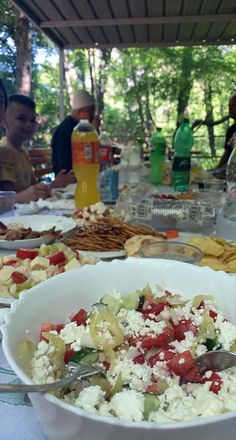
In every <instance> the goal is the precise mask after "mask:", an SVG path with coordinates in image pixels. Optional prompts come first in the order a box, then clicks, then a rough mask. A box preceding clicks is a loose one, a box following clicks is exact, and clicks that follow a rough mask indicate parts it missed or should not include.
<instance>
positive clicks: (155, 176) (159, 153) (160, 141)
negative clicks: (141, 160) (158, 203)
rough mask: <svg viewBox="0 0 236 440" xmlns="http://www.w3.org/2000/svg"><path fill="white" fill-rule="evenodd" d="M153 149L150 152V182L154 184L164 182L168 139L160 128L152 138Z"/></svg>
mask: <svg viewBox="0 0 236 440" xmlns="http://www.w3.org/2000/svg"><path fill="white" fill-rule="evenodd" d="M150 141H151V144H152V146H153V150H152V152H151V154H150V174H149V182H150V183H152V184H153V185H161V184H163V176H164V161H165V152H166V141H165V138H164V137H163V135H162V133H161V128H158V129H157V131H156V133H154V135H153V136H152V137H151V139H150Z"/></svg>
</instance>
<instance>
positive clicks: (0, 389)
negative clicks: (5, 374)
mask: <svg viewBox="0 0 236 440" xmlns="http://www.w3.org/2000/svg"><path fill="white" fill-rule="evenodd" d="M66 368H67V373H66V375H65V377H63V379H61V380H58V381H57V382H52V383H46V384H40V385H37V384H33V385H27V384H0V393H35V392H37V393H46V392H47V391H52V390H54V389H57V388H63V387H65V386H66V385H69V384H70V383H72V382H73V381H74V380H75V379H84V378H86V377H90V376H94V375H95V374H99V373H100V374H104V371H103V370H102V369H101V368H96V367H90V366H89V365H83V364H76V363H75V362H69V363H68V364H67V366H66Z"/></svg>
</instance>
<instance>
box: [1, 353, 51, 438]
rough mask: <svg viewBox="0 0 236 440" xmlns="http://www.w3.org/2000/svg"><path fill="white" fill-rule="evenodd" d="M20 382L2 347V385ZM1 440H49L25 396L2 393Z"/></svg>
mask: <svg viewBox="0 0 236 440" xmlns="http://www.w3.org/2000/svg"><path fill="white" fill-rule="evenodd" d="M9 382H19V381H18V379H17V378H16V375H15V374H14V373H13V371H12V370H11V369H10V367H9V365H8V364H7V361H6V359H5V356H4V354H3V351H2V345H0V383H9ZM0 440H47V437H46V435H45V434H44V433H43V431H42V429H41V427H40V424H39V422H38V421H37V419H36V416H35V413H34V409H33V407H32V406H31V405H29V402H28V399H27V398H26V395H25V394H22V393H18V394H12V393H8V394H3V393H0Z"/></svg>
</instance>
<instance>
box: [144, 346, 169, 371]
mask: <svg viewBox="0 0 236 440" xmlns="http://www.w3.org/2000/svg"><path fill="white" fill-rule="evenodd" d="M175 355H176V353H175V352H174V351H173V348H172V347H171V346H170V345H164V346H163V347H161V349H160V350H159V351H158V353H156V354H154V355H153V356H151V357H150V358H149V359H148V360H147V364H148V365H149V366H150V367H153V366H154V365H156V363H157V362H160V361H169V360H170V359H172V358H173V357H174V356H175Z"/></svg>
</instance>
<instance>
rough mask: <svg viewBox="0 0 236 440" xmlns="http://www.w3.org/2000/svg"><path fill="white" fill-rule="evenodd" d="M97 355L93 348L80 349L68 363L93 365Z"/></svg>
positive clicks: (98, 352) (97, 352)
mask: <svg viewBox="0 0 236 440" xmlns="http://www.w3.org/2000/svg"><path fill="white" fill-rule="evenodd" d="M99 354H100V351H99V350H95V349H94V348H89V347H86V348H82V350H79V351H77V352H76V353H74V354H73V355H72V356H71V358H70V362H75V363H76V364H84V365H93V364H94V362H96V361H97V360H98V357H99Z"/></svg>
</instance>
